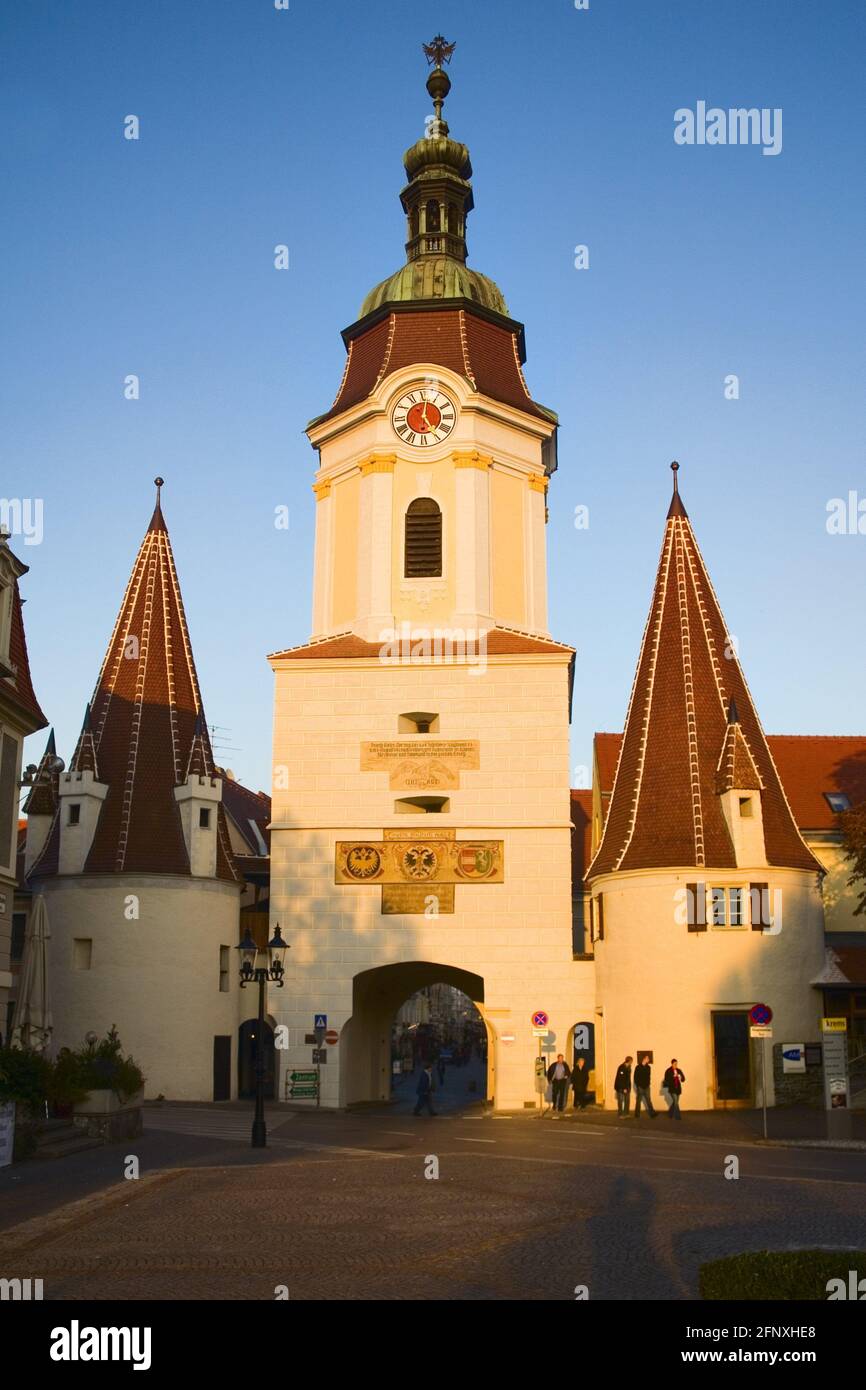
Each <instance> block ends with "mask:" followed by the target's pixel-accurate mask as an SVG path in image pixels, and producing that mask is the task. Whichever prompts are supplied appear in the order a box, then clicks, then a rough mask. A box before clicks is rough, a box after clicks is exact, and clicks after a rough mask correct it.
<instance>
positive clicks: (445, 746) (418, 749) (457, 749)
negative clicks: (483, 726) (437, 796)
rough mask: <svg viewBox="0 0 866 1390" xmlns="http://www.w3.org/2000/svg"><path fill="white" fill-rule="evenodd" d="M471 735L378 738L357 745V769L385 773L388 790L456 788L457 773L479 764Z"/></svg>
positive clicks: (447, 789) (479, 760)
mask: <svg viewBox="0 0 866 1390" xmlns="http://www.w3.org/2000/svg"><path fill="white" fill-rule="evenodd" d="M479 747H480V745H479V742H478V739H475V738H465V739H428V738H425V739H424V740H423V741H421V742H416V741H415V740H413V739H402V738H398V739H379V740H378V741H376V742H374V743H362V744H361V771H362V772H387V773H388V774H389V787H390V789H391V791H416V792H429V791H440V790H442V791H456V789H457V788H458V787H459V786H460V773H461V772H463V771H467V772H477V771H478V768H479V767H480V766H481V759H480V754H479Z"/></svg>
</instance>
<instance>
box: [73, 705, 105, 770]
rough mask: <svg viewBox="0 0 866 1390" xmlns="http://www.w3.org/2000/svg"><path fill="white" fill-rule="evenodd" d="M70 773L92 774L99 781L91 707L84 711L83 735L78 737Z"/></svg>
mask: <svg viewBox="0 0 866 1390" xmlns="http://www.w3.org/2000/svg"><path fill="white" fill-rule="evenodd" d="M69 771H70V772H92V773H93V775H94V777H96V778H97V779H98V775H99V774H98V772H97V769H96V745H95V743H94V742H93V724H92V722H91V718H90V705H89V704H88V705H87V706H86V708H85V710H84V720H83V722H82V725H81V733H80V734H79V736H78V743H77V744H76V746H75V752H74V753H73V755H72V762H71V763H70V764H69Z"/></svg>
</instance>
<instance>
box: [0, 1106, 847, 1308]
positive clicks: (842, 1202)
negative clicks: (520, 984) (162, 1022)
mask: <svg viewBox="0 0 866 1390" xmlns="http://www.w3.org/2000/svg"><path fill="white" fill-rule="evenodd" d="M173 1109H175V1108H174V1107H166V1108H165V1109H164V1111H162V1112H160V1113H161V1114H162V1115H163V1116H164V1117H165V1116H167V1115H169V1114H170V1113H171V1111H172V1110H173ZM177 1109H178V1111H180V1110H183V1109H184V1107H178V1108H177ZM190 1109H192V1108H191V1107H190ZM198 1109H199V1111H200V1112H201V1113H202V1114H203V1116H204V1118H203V1119H202V1121H201V1123H202V1125H203V1126H204V1127H207V1124H206V1119H207V1111H208V1107H199V1108H198ZM211 1113H213V1112H211ZM236 1113H238V1114H240V1112H236ZM223 1114H225V1112H223ZM153 1118H155V1117H154V1116H150V1117H149V1121H150V1120H151V1119H153ZM156 1118H158V1116H157V1117H156ZM248 1118H249V1117H248V1116H246V1117H243V1116H242V1119H244V1120H248ZM277 1119H278V1117H277ZM221 1123H226V1122H225V1121H224V1119H222V1117H221ZM232 1123H234V1122H232ZM662 1123H663V1121H659V1122H657V1123H656V1125H655V1126H653V1127H652V1129H651V1128H650V1126H647V1127H646V1131H645V1132H644V1131H640V1132H638V1131H637V1127H636V1126H635V1128H634V1130H629V1131H628V1133H624V1132H622V1130H623V1129H624V1127H625V1126H624V1125H623V1127H621V1129H620V1131H617V1130H616V1129H611V1128H610V1127H607V1128H605V1127H601V1126H597V1127H595V1126H592V1125H591V1124H587V1125H583V1124H582V1123H581V1122H576V1123H575V1124H573V1125H569V1124H567V1123H564V1122H552V1121H550V1122H541V1123H539V1122H538V1121H535V1122H532V1121H525V1122H521V1121H519V1120H513V1121H509V1120H505V1119H500V1120H496V1119H481V1118H480V1117H478V1118H475V1117H473V1118H469V1117H465V1118H464V1117H461V1116H459V1115H456V1116H454V1117H452V1118H447V1117H443V1118H441V1119H437V1120H432V1119H429V1118H428V1117H422V1118H421V1119H419V1120H414V1119H413V1118H412V1117H406V1116H403V1115H395V1116H392V1115H390V1114H389V1115H385V1116H381V1115H376V1116H358V1117H356V1116H345V1115H342V1116H341V1115H324V1114H323V1115H319V1116H307V1115H305V1116H297V1117H295V1118H293V1119H290V1120H287V1121H286V1122H284V1123H282V1124H280V1123H278V1122H276V1121H275V1119H274V1117H273V1116H272V1119H271V1133H270V1143H271V1147H270V1148H269V1149H268V1150H267V1151H266V1153H265V1154H261V1153H259V1154H256V1153H255V1152H254V1151H251V1150H250V1149H249V1148H248V1147H247V1146H246V1145H245V1144H242V1143H240V1142H238V1140H237V1139H229V1140H227V1139H226V1138H225V1137H224V1136H223V1137H210V1136H208V1135H206V1134H205V1135H192V1134H189V1133H184V1132H176V1133H173V1134H172V1133H168V1132H161V1133H152V1134H147V1135H145V1136H143V1138H142V1140H141V1141H139V1148H140V1153H141V1162H142V1174H143V1176H142V1177H141V1178H140V1179H139V1180H138V1181H130V1182H120V1183H117V1182H116V1181H115V1182H113V1184H112V1185H111V1186H110V1187H107V1188H106V1187H103V1189H102V1190H100V1191H98V1192H94V1193H91V1194H89V1195H87V1196H85V1197H84V1198H83V1199H81V1200H79V1201H76V1202H73V1203H72V1204H67V1205H64V1206H61V1207H59V1208H55V1209H54V1210H48V1211H46V1212H44V1213H42V1214H40V1215H38V1216H36V1217H35V1218H33V1219H32V1220H30V1221H26V1222H24V1223H22V1224H20V1225H18V1226H15V1227H12V1228H11V1229H7V1230H6V1232H5V1234H4V1237H3V1256H2V1265H3V1268H2V1269H0V1274H2V1275H4V1276H6V1277H12V1276H17V1277H21V1278H25V1277H28V1276H30V1277H31V1278H42V1279H43V1280H44V1287H45V1298H46V1299H49V1300H51V1299H54V1300H58V1299H60V1300H65V1299H72V1300H86V1299H109V1298H120V1299H207V1298H211V1299H215V1298H232V1299H235V1298H238V1297H240V1298H246V1299H272V1298H273V1297H274V1291H275V1289H276V1288H277V1286H279V1285H286V1286H287V1288H288V1290H289V1295H290V1297H291V1299H295V1300H296V1299H302V1300H303V1299H312V1298H331V1299H338V1300H339V1299H374V1300H375V1299H409V1300H413V1299H434V1300H438V1299H458V1300H481V1299H527V1300H541V1299H550V1298H554V1299H570V1298H573V1297H574V1289H575V1286H576V1285H578V1284H586V1285H588V1287H589V1290H590V1296H591V1297H592V1298H605V1299H623V1298H649V1299H657V1300H663V1299H680V1298H690V1297H692V1298H693V1297H695V1296H696V1293H697V1272H698V1267H699V1265H700V1264H701V1263H702V1262H703V1261H704V1260H706V1259H711V1258H713V1257H715V1256H718V1255H723V1254H728V1253H733V1252H736V1251H739V1250H744V1249H761V1248H768V1247H769V1248H785V1247H791V1246H802V1245H830V1246H832V1245H842V1246H852V1245H859V1246H861V1248H862V1247H863V1246H864V1245H866V1172H864V1168H866V1165H864V1163H863V1159H862V1155H860V1154H842V1153H829V1152H826V1151H822V1152H816V1151H803V1150H793V1149H784V1150H779V1149H774V1150H767V1149H762V1148H759V1147H757V1146H750V1145H749V1144H740V1143H737V1144H735V1145H734V1146H733V1148H732V1146H731V1144H730V1142H728V1143H727V1144H718V1143H716V1142H714V1141H712V1140H708V1139H696V1140H690V1139H687V1138H680V1137H679V1135H669V1134H668V1133H667V1132H664V1131H660V1126H661V1124H662ZM130 1147H132V1148H134V1147H135V1145H132V1146H130ZM732 1151H733V1152H736V1153H737V1154H738V1155H739V1157H740V1163H741V1177H740V1179H739V1180H738V1181H729V1180H727V1179H726V1178H725V1177H724V1168H725V1163H726V1158H727V1155H728V1154H730V1153H731V1152H732ZM431 1156H435V1157H436V1158H437V1159H438V1163H439V1177H438V1179H436V1178H427V1177H426V1176H425V1172H427V1171H430V1169H431V1164H430V1162H429V1159H430V1157H431ZM86 1157H87V1155H82V1156H81V1158H86ZM121 1157H122V1155H121V1154H120V1151H119V1150H116V1158H115V1163H116V1164H119V1161H120V1158H121ZM179 1159H180V1161H179ZM51 1166H53V1167H54V1168H55V1170H56V1171H57V1170H58V1165H51ZM39 1167H40V1168H41V1169H42V1170H43V1171H44V1170H45V1169H46V1168H48V1167H49V1165H39ZM116 1171H117V1169H115V1172H116Z"/></svg>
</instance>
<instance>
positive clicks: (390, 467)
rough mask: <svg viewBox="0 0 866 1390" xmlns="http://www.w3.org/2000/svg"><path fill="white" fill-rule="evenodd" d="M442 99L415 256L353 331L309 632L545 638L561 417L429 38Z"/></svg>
mask: <svg viewBox="0 0 866 1390" xmlns="http://www.w3.org/2000/svg"><path fill="white" fill-rule="evenodd" d="M429 48H430V49H431V50H433V51H432V52H430V53H428V57H429V58H430V60H431V61H435V64H436V65H435V66H434V67H433V70H432V71H431V73H430V76H429V78H428V81H427V90H428V92H429V93H430V95H431V96H432V98H433V103H434V110H435V114H434V115H432V116H430V117H429V118H428V120H427V129H426V132H425V134H424V135H423V136H422V138H421V139H420V140H418V141H416V143H415V144H414V145H412V146H411V147H410V149H408V150H407V151H406V153H405V155H404V157H403V164H404V168H405V171H406V178H407V182H406V185H405V187H404V188H403V190H402V192H401V194H400V201H401V203H402V206H403V211H404V213H405V218H406V243H405V252H406V261H405V264H403V265H401V266H400V267H399V269H398V270H397V271H396V272H395V273H394V274H392V275H389V276H388V277H387V279H385V280H383V281H382V282H381V283H380V284H378V285H376V286H375V288H374V289H372V290H371V291H370V293H369V294H368V295H367V297H366V299H365V300H364V302H363V304H362V306H361V312H360V316H359V317H358V319H357V320H356V321H355V322H354V323H353V324H351V325H350V326H349V327H348V328H347V329H346V330H345V331H344V333H343V340H344V342H345V345H346V349H347V358H346V364H345V370H344V373H343V379H342V381H341V383H340V388H339V390H338V392H337V397H336V400H335V401H334V403H333V405H332V406H331V408H330V410H328V411H327V412H326V413H325V414H324V415H320V416H319V417H318V418H317V419H315V420H313V421H312V422H311V424H310V425H309V426H308V434H309V438H310V441H311V443H312V444H313V446H314V448H315V449H316V450H317V451H318V456H319V469H318V472H317V475H316V479H315V483H314V492H315V495H316V561H315V583H314V597H313V634H314V636H316V637H324V636H328V635H330V634H333V633H337V632H344V631H352V632H355V633H357V634H358V635H359V636H362V637H363V638H364V639H365V640H367V641H371V642H376V641H380V640H385V639H384V637H382V636H381V634H383V633H387V632H389V631H391V630H393V629H395V628H397V629H400V628H401V627H402V625H403V624H405V623H408V624H409V625H410V626H411V627H413V628H414V627H415V626H421V627H424V628H427V627H430V626H431V625H432V626H435V627H442V628H448V627H453V628H454V629H456V630H468V631H471V632H478V631H479V630H481V631H483V630H486V629H491V628H494V627H509V628H517V629H519V630H520V631H522V632H528V633H532V634H538V635H540V636H544V635H547V577H546V554H545V519H546V497H547V487H548V482H549V479H550V476H551V474H552V473H553V471H554V469H555V467H556V427H557V419H556V415H555V414H554V412H553V411H551V410H548V409H546V408H545V407H544V406H542V405H539V404H538V403H537V402H536V401H534V400H533V399H532V397H531V396H530V394H529V391H528V389H527V385H526V382H525V380H524V376H523V362H524V360H525V356H526V353H525V346H524V333H523V325H522V324H520V323H518V322H517V321H516V320H514V319H513V318H511V316H510V315H509V313H508V309H507V306H506V303H505V300H504V298H503V295H502V293H501V291H500V290H499V288H498V286H497V285H495V284H494V283H493V281H492V280H490V279H488V278H487V277H486V276H485V275H481V274H480V273H479V272H478V271H476V270H472V269H470V268H469V266H468V265H467V264H466V258H467V243H466V232H467V221H468V217H469V213H470V211H471V209H472V206H473V199H472V186H471V183H470V177H471V174H472V165H471V163H470V160H469V151H468V149H467V148H466V146H465V145H463V144H460V143H459V142H458V141H456V140H452V139H451V136H450V133H449V129H448V123H447V121H445V120H444V119H443V118H442V103H443V101H444V99H445V97H446V96H447V94H448V91H449V89H450V85H451V84H450V81H449V78H448V76H447V74H446V73H445V71H444V70H443V68H442V66H441V60H442V58H443V56H444V57H447V51H448V50H447V47H442V46H440V47H439V48H437V47H436V45H435V44H434V45H430V46H429Z"/></svg>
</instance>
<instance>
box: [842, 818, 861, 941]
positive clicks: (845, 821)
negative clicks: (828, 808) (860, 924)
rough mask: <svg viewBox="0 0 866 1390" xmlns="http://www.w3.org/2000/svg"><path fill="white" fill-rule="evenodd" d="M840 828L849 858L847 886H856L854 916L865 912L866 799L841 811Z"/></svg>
mask: <svg viewBox="0 0 866 1390" xmlns="http://www.w3.org/2000/svg"><path fill="white" fill-rule="evenodd" d="M839 823H840V825H841V828H842V843H843V845H844V847H845V850H846V852H847V854H848V855H849V857H850V860H851V877H850V878H849V879H848V886H849V888H857V889H858V890H859V891H858V897H857V906H856V907H855V908H854V916H855V917H857V916H859V914H860V913H861V912H866V801H861V803H860V805H859V806H852V807H851V810H850V811H843V812H842V814H841V815H840V817H839Z"/></svg>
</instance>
